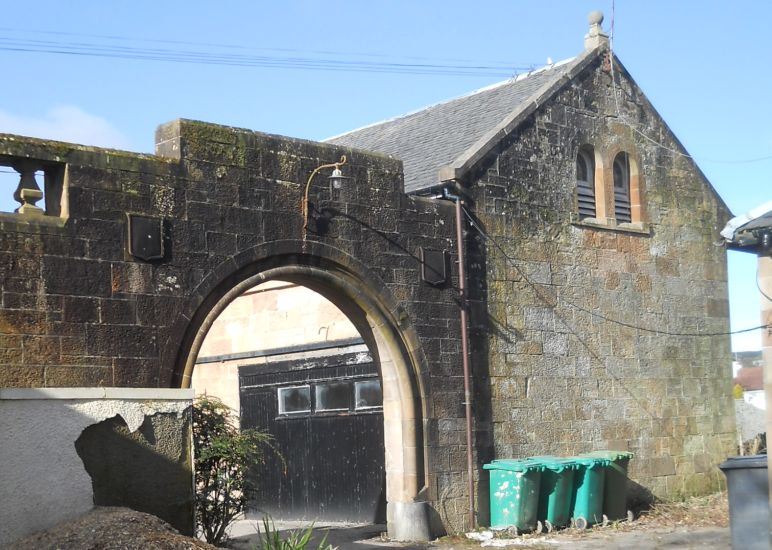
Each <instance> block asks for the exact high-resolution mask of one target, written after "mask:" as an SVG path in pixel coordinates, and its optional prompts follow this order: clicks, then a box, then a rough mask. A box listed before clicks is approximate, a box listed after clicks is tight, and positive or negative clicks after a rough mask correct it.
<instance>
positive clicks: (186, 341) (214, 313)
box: [173, 241, 433, 540]
mask: <svg viewBox="0 0 772 550" xmlns="http://www.w3.org/2000/svg"><path fill="white" fill-rule="evenodd" d="M239 258H240V259H241V262H239V261H236V262H233V261H231V262H228V264H227V265H223V266H220V267H219V268H218V269H216V270H215V271H214V272H213V274H212V275H211V276H210V277H209V278H208V279H207V280H205V281H204V283H202V284H201V285H200V287H199V289H198V290H197V292H196V296H195V297H194V299H193V300H192V303H191V304H190V306H189V308H188V309H189V312H190V315H189V316H184V317H185V318H184V319H181V320H180V321H179V323H178V324H182V323H184V324H185V325H186V326H185V329H184V331H183V332H184V335H183V338H182V345H181V346H180V347H179V352H178V354H177V360H176V362H175V370H174V373H173V380H174V384H175V385H177V386H179V387H183V388H184V387H190V379H191V375H192V371H193V368H194V364H195V361H196V357H197V355H198V352H199V350H200V348H201V345H202V343H203V341H204V338H205V336H206V334H207V332H208V330H209V328H210V327H211V325H212V324H213V323H214V321H215V320H216V319H217V317H218V316H219V315H220V314H221V313H222V311H223V310H224V309H225V308H226V307H227V306H228V304H230V303H231V302H232V301H233V300H235V299H236V298H237V297H238V296H240V295H241V294H242V293H243V292H244V291H245V290H247V289H249V288H252V287H254V286H256V285H259V284H261V283H264V282H267V281H271V280H282V281H288V282H293V283H297V284H300V285H303V286H305V287H308V288H310V289H311V290H314V291H316V292H318V293H319V294H321V295H322V296H324V297H325V298H327V299H328V300H330V301H331V302H333V303H334V304H335V305H336V306H338V307H339V308H340V309H341V310H342V311H343V312H344V313H345V314H346V315H347V316H348V318H349V319H350V320H351V322H352V323H353V324H354V325H355V326H356V328H357V330H358V331H359V333H360V334H361V336H362V338H363V339H364V340H365V342H366V343H367V345H368V348H369V349H370V350H371V353H372V355H373V358H374V359H375V360H376V362H377V364H378V366H379V371H380V375H381V383H382V390H383V415H384V448H385V469H386V501H387V524H388V531H389V536H390V537H392V538H394V539H396V540H429V539H430V538H431V536H432V534H433V533H432V532H431V526H430V514H429V507H428V505H427V504H426V503H425V502H421V501H419V500H418V498H419V493H420V492H421V491H422V490H423V489H424V488H425V487H426V485H427V479H426V471H427V469H426V449H427V444H426V441H425V434H424V430H423V419H424V418H425V417H426V399H425V396H426V392H425V390H424V382H423V379H422V374H421V373H422V372H425V358H424V356H423V352H422V351H421V348H420V344H419V343H418V339H417V336H416V335H415V332H414V331H413V329H412V328H411V323H410V321H409V319H408V316H407V313H406V312H405V311H404V310H403V309H402V308H401V307H400V306H399V305H397V303H396V301H395V300H394V299H393V298H392V297H390V296H389V295H388V291H387V290H386V289H385V286H384V285H383V283H382V282H380V281H379V280H378V278H377V277H375V276H374V275H373V274H372V273H370V272H369V271H368V270H367V269H366V268H365V267H364V266H362V265H360V264H359V262H357V261H356V260H354V259H353V258H351V257H350V256H348V255H346V254H344V253H342V252H341V251H340V250H337V249H334V248H331V247H327V246H324V245H321V244H319V243H304V242H295V241H292V242H283V243H277V242H274V243H271V244H270V245H266V246H261V247H257V248H256V249H253V250H251V251H249V253H244V254H242V255H240V256H239Z"/></svg>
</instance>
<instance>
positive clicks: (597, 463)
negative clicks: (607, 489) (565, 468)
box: [571, 455, 611, 469]
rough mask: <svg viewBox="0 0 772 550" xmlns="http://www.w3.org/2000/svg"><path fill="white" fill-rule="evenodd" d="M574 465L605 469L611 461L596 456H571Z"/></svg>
mask: <svg viewBox="0 0 772 550" xmlns="http://www.w3.org/2000/svg"><path fill="white" fill-rule="evenodd" d="M571 460H573V461H574V462H575V463H576V464H578V465H579V466H581V467H584V468H590V469H592V468H607V467H608V466H610V465H611V460H609V459H608V458H602V457H597V456H586V455H585V456H572V457H571Z"/></svg>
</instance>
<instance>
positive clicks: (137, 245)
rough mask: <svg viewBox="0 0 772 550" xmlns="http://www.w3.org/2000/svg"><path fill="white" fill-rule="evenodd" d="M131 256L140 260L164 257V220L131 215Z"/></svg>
mask: <svg viewBox="0 0 772 550" xmlns="http://www.w3.org/2000/svg"><path fill="white" fill-rule="evenodd" d="M128 216H129V254H131V255H132V256H135V257H137V258H139V259H140V260H145V261H150V260H160V259H161V258H163V257H164V241H163V220H161V219H160V218H149V217H146V216H137V215H134V214H129V215H128Z"/></svg>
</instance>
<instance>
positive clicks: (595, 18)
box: [587, 10, 603, 25]
mask: <svg viewBox="0 0 772 550" xmlns="http://www.w3.org/2000/svg"><path fill="white" fill-rule="evenodd" d="M587 21H588V22H589V23H590V25H600V24H601V23H603V12H602V11H599V10H595V11H591V12H590V15H588V16H587Z"/></svg>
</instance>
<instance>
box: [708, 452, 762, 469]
mask: <svg viewBox="0 0 772 550" xmlns="http://www.w3.org/2000/svg"><path fill="white" fill-rule="evenodd" d="M718 467H719V468H721V470H722V471H723V470H736V469H744V468H766V467H767V455H746V456H732V457H729V458H727V459H726V461H724V462H722V463H721V464H719V466H718Z"/></svg>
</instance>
